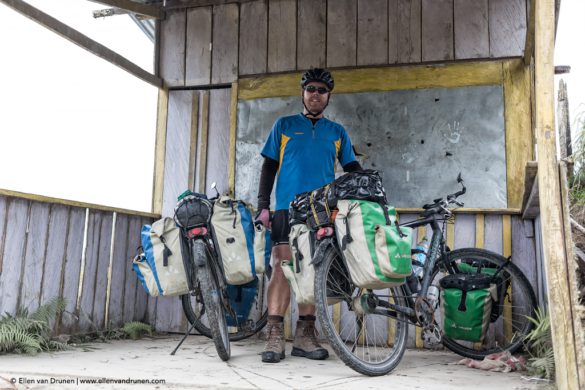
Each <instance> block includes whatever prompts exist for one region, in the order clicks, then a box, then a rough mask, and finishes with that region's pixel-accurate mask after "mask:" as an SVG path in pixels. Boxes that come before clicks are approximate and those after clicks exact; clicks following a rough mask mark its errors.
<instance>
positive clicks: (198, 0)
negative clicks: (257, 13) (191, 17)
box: [164, 0, 256, 9]
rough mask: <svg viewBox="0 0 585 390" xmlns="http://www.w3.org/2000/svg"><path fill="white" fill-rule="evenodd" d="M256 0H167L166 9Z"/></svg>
mask: <svg viewBox="0 0 585 390" xmlns="http://www.w3.org/2000/svg"><path fill="white" fill-rule="evenodd" d="M251 1H256V0H167V1H166V5H165V7H164V9H176V8H193V7H207V6H210V5H222V4H229V3H239V4H241V3H249V2H251Z"/></svg>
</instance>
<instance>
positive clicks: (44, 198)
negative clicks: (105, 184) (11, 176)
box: [0, 188, 160, 218]
mask: <svg viewBox="0 0 585 390" xmlns="http://www.w3.org/2000/svg"><path fill="white" fill-rule="evenodd" d="M0 196H7V197H10V198H18V199H26V200H33V201H35V202H45V203H53V204H62V205H65V206H74V207H82V208H90V209H94V210H102V211H111V212H114V211H115V212H118V213H124V214H132V215H140V216H144V217H151V218H160V215H159V214H154V213H147V212H144V211H135V210H128V209H121V208H117V207H108V206H102V205H99V204H94V203H86V202H77V201H74V200H68V199H60V198H52V197H50V196H43V195H35V194H27V193H24V192H18V191H11V190H4V189H1V188H0Z"/></svg>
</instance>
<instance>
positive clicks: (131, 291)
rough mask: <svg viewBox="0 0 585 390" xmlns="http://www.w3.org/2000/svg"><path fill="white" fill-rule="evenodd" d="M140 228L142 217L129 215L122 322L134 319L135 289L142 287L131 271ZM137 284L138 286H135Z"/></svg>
mask: <svg viewBox="0 0 585 390" xmlns="http://www.w3.org/2000/svg"><path fill="white" fill-rule="evenodd" d="M141 229H142V219H140V218H137V217H131V218H130V219H129V220H128V244H127V246H126V256H125V259H126V262H125V263H124V268H125V269H126V280H125V282H124V311H123V323H126V322H130V321H134V310H135V305H136V289H137V288H138V289H142V286H140V285H139V283H138V278H137V277H136V275H135V274H134V271H132V262H131V261H130V259H131V258H133V257H134V255H135V254H136V252H137V248H138V247H139V246H140V230H141ZM137 285H138V286H137Z"/></svg>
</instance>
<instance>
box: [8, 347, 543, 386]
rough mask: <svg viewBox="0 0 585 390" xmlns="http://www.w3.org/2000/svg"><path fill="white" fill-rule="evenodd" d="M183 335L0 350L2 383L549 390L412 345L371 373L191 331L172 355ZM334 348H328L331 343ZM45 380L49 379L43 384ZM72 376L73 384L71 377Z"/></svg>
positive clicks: (520, 376)
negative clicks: (222, 344) (38, 350)
mask: <svg viewBox="0 0 585 390" xmlns="http://www.w3.org/2000/svg"><path fill="white" fill-rule="evenodd" d="M179 339H180V336H178V335H168V336H161V337H156V338H147V339H143V340H139V341H130V340H120V341H111V342H109V343H96V344H90V345H87V346H84V347H83V348H76V349H74V350H71V351H64V352H58V353H43V354H39V355H37V356H26V355H3V356H0V389H83V388H87V389H336V390H337V389H360V390H366V389H367V390H369V389H392V390H396V389H434V390H435V389H436V390H440V389H469V388H473V389H474V390H480V389H486V390H487V389H490V390H491V389H498V390H504V389H516V390H520V389H540V390H543V389H546V388H547V386H546V385H543V384H542V383H539V382H536V381H531V380H527V379H524V378H523V375H526V373H517V372H514V373H498V372H486V371H481V370H476V369H471V368H467V367H465V366H462V365H457V364H455V363H456V362H457V361H459V360H460V359H461V357H459V356H458V355H455V354H453V353H450V352H444V351H419V350H408V351H407V352H406V354H405V356H404V358H403V360H402V362H401V363H400V365H399V366H398V368H397V369H396V370H394V371H393V372H392V373H390V374H388V375H386V376H382V377H366V376H363V375H360V374H358V373H356V372H354V371H353V370H351V369H350V368H349V367H346V366H345V365H344V364H343V363H342V362H341V361H340V360H339V359H338V358H337V357H336V356H335V354H334V353H331V357H330V358H329V359H328V360H325V361H310V360H307V359H304V358H298V357H294V356H290V355H289V353H290V350H291V348H292V347H291V344H290V343H288V344H287V357H286V359H285V360H284V361H282V362H281V363H279V364H265V363H262V362H261V361H260V356H258V354H259V353H260V351H261V350H262V348H263V342H262V341H260V340H257V339H252V340H245V341H239V342H233V343H232V357H231V359H230V360H229V361H228V362H227V363H225V362H222V361H221V360H220V359H219V358H218V357H217V355H216V352H215V348H214V346H213V343H212V342H211V340H209V339H206V338H205V337H202V336H190V337H189V338H188V339H187V341H186V342H185V343H184V344H183V346H182V347H181V349H179V351H178V352H177V354H176V355H174V356H171V355H170V352H171V351H172V350H173V349H174V347H175V345H176V344H177V342H178V340H179ZM330 352H331V350H330ZM85 379H90V380H102V382H104V380H103V379H106V380H113V379H118V380H119V379H126V380H127V379H131V380H163V381H164V383H160V384H136V383H134V384H129V383H111V382H110V383H98V384H83V383H81V382H82V381H83V380H85ZM42 382H45V383H42ZM67 383H70V384H67Z"/></svg>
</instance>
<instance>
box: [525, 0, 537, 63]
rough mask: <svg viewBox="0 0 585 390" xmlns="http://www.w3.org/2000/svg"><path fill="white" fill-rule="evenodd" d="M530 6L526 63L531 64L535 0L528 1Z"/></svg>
mask: <svg viewBox="0 0 585 390" xmlns="http://www.w3.org/2000/svg"><path fill="white" fill-rule="evenodd" d="M526 6H527V7H529V8H528V21H527V22H528V25H527V26H526V41H525V42H524V57H523V58H524V65H526V66H529V65H530V61H531V60H532V56H533V54H534V26H535V24H536V22H535V20H534V18H535V16H534V15H535V14H534V9H535V8H534V0H530V1H527V4H526Z"/></svg>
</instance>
